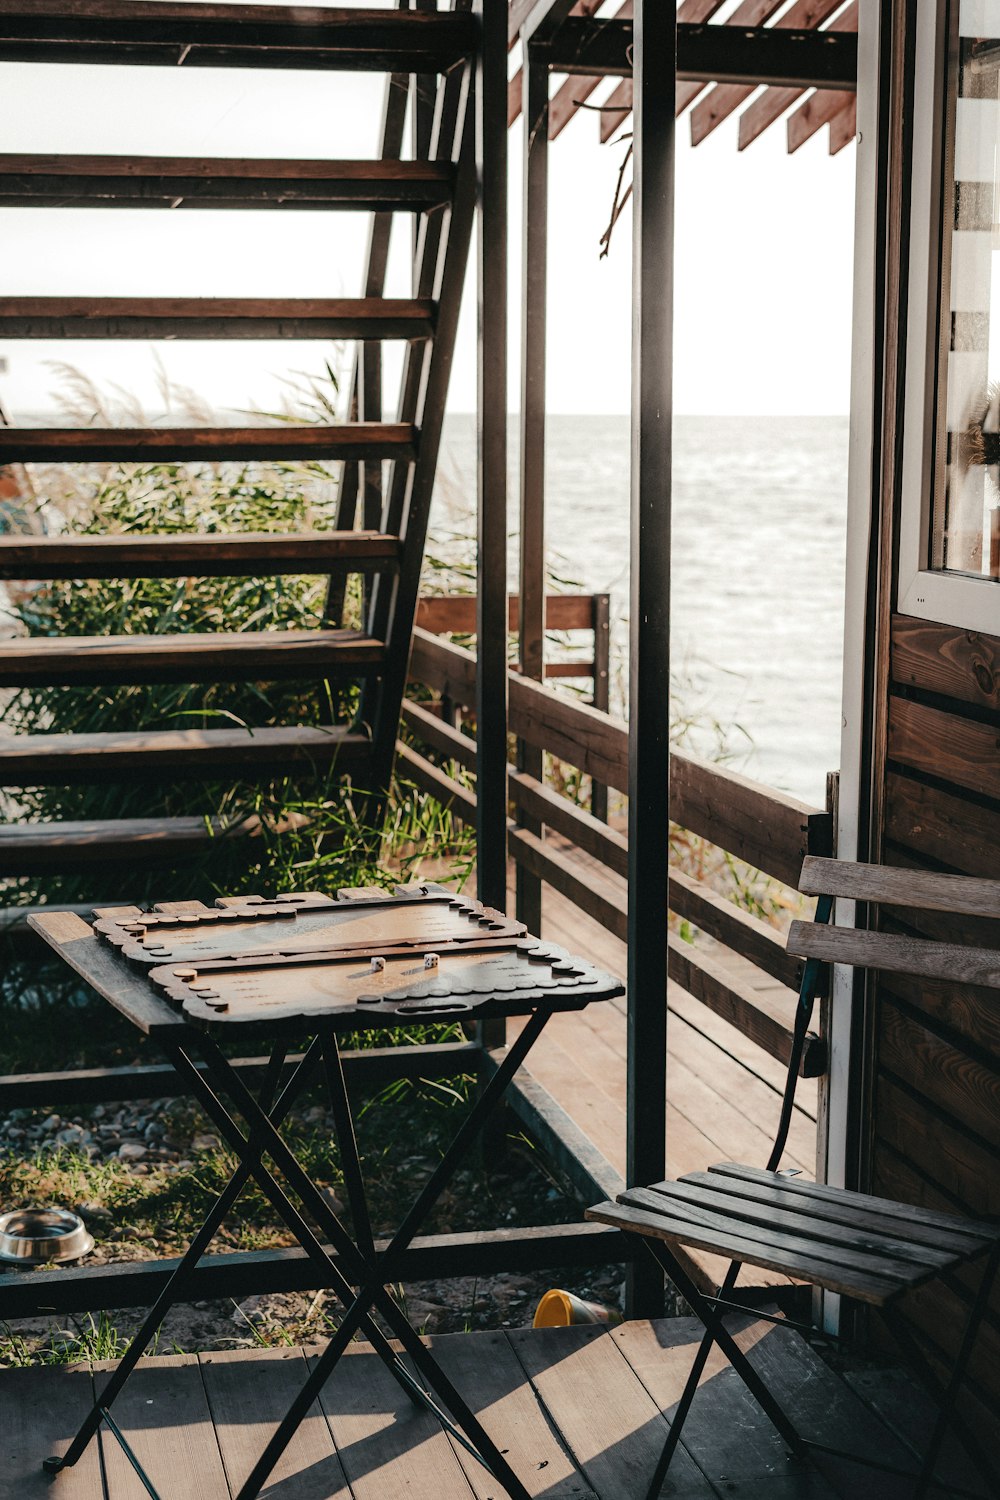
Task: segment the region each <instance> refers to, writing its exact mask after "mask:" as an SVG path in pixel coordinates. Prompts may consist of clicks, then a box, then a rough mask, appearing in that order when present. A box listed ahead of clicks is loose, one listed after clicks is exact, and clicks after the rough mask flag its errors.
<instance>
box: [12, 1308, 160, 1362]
mask: <svg viewBox="0 0 1000 1500" xmlns="http://www.w3.org/2000/svg"><path fill="white" fill-rule="evenodd" d="M72 1322H73V1325H74V1326H73V1327H72V1328H71V1329H63V1330H61V1331H59V1332H56V1333H53V1334H50V1335H49V1337H48V1339H46V1340H45V1342H44V1343H41V1344H39V1343H38V1342H37V1341H31V1340H28V1339H25V1338H24V1337H22V1335H21V1334H19V1333H15V1332H14V1331H13V1330H12V1329H10V1328H9V1327H7V1326H6V1325H4V1324H0V1368H3V1367H5V1366H6V1367H7V1368H8V1369H19V1368H21V1369H25V1368H27V1367H28V1366H31V1365H74V1364H78V1363H81V1362H84V1361H87V1362H89V1361H91V1360H94V1361H97V1360H105V1359H107V1360H111V1359H121V1357H122V1355H123V1354H124V1353H125V1351H126V1350H127V1348H128V1343H129V1341H128V1338H127V1337H126V1336H125V1335H124V1334H123V1333H122V1332H121V1330H120V1329H119V1328H118V1327H117V1325H116V1324H115V1323H114V1322H113V1321H112V1319H111V1318H110V1317H109V1316H108V1314H107V1313H106V1312H101V1313H99V1314H98V1315H97V1317H96V1318H95V1317H94V1315H93V1313H86V1314H85V1315H84V1317H83V1318H82V1320H81V1321H79V1322H77V1320H76V1319H75V1318H74V1319H73V1320H72ZM147 1352H148V1353H149V1354H155V1353H156V1340H155V1339H154V1340H153V1342H152V1344H151V1345H150V1347H149V1350H148V1351H147Z"/></svg>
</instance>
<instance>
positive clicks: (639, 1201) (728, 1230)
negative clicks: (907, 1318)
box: [618, 1188, 937, 1290]
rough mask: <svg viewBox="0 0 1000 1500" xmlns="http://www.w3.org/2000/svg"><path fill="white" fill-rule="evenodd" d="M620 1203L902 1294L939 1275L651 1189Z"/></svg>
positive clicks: (636, 1191)
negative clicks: (877, 1281) (876, 1280)
mask: <svg viewBox="0 0 1000 1500" xmlns="http://www.w3.org/2000/svg"><path fill="white" fill-rule="evenodd" d="M618 1201H619V1203H624V1204H626V1205H627V1206H628V1207H629V1208H641V1209H644V1210H645V1211H646V1212H651V1213H662V1214H664V1215H665V1216H666V1217H667V1218H669V1219H672V1220H677V1221H679V1222H683V1223H687V1224H691V1225H693V1226H695V1227H697V1228H698V1229H710V1230H713V1231H715V1232H717V1233H719V1234H723V1235H725V1234H736V1235H738V1236H739V1237H740V1238H741V1239H744V1240H748V1241H750V1242H752V1243H753V1244H758V1245H762V1246H763V1247H764V1249H765V1250H766V1251H767V1253H768V1254H771V1255H775V1256H781V1255H785V1254H790V1255H794V1256H798V1257H806V1258H808V1259H811V1260H815V1261H817V1262H819V1263H820V1264H822V1265H825V1266H828V1267H829V1266H833V1267H836V1269H837V1271H838V1272H847V1271H860V1272H861V1273H862V1274H864V1275H866V1276H879V1277H881V1278H883V1279H884V1280H885V1281H891V1282H893V1283H894V1284H895V1285H896V1286H897V1287H899V1289H900V1290H903V1289H904V1288H906V1287H913V1286H919V1285H920V1283H921V1282H923V1281H929V1280H930V1279H931V1278H932V1277H933V1276H935V1275H936V1274H937V1269H936V1268H935V1267H933V1266H927V1265H915V1264H913V1262H908V1261H903V1260H896V1259H894V1258H893V1257H891V1256H889V1255H880V1254H873V1253H871V1252H869V1251H864V1250H850V1249H847V1248H845V1247H844V1246H843V1245H831V1244H829V1243H827V1242H826V1241H824V1240H816V1239H813V1238H811V1236H809V1235H808V1234H799V1233H793V1232H791V1231H789V1230H787V1229H782V1228H781V1227H780V1226H778V1225H776V1224H752V1223H749V1222H748V1221H747V1220H745V1219H739V1220H738V1219H734V1218H733V1217H732V1215H730V1214H727V1213H718V1212H717V1211H713V1210H712V1209H709V1208H702V1207H699V1206H698V1205H696V1204H692V1203H680V1202H678V1201H677V1200H676V1199H670V1198H665V1197H663V1196H662V1194H660V1193H655V1192H651V1191H650V1189H649V1188H631V1189H629V1191H628V1192H625V1193H620V1194H619V1195H618Z"/></svg>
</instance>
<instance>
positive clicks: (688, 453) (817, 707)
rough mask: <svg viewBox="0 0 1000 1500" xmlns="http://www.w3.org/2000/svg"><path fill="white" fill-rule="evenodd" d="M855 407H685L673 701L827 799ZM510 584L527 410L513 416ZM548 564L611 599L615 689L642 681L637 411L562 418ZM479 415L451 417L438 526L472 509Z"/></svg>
mask: <svg viewBox="0 0 1000 1500" xmlns="http://www.w3.org/2000/svg"><path fill="white" fill-rule="evenodd" d="M847 439H848V423H847V418H846V417H678V418H677V419H676V422H675V431H674V496H673V543H672V571H673V583H672V596H671V619H672V629H673V670H672V676H673V695H674V712H675V714H676V715H677V716H678V718H681V719H683V720H684V721H685V722H690V723H691V730H690V743H691V746H692V748H693V749H695V750H701V751H705V752H709V753H713V752H714V751H715V749H716V747H717V746H719V745H722V746H723V747H724V748H725V749H726V751H727V752H728V753H731V755H732V757H733V760H732V764H733V765H734V766H735V767H736V768H737V769H740V770H744V771H746V773H747V774H748V775H751V776H754V777H756V778H758V779H759V780H761V781H764V782H766V783H768V784H769V785H771V786H775V787H781V788H783V789H785V790H787V791H790V792H792V793H794V794H795V795H796V796H799V797H802V798H803V799H805V800H807V801H811V802H816V803H817V804H819V805H822V803H823V800H824V796H825V782H826V775H827V772H828V771H833V770H836V769H837V767H838V765H839V756H840V692H841V668H842V656H843V607H844V556H845V530H846V515H847ZM510 452H511V489H510V516H511V528H512V536H511V585H512V586H514V582H515V579H516V561H515V558H516V540H517V539H516V534H513V532H514V531H515V529H516V524H517V485H516V468H515V463H516V454H517V431H516V423H513V422H512V424H511V441H510ZM546 490H547V493H546V523H547V540H546V554H547V563H548V566H549V568H550V570H551V571H552V573H554V574H556V575H558V577H559V578H560V579H562V580H567V581H569V582H571V583H573V584H575V585H576V586H578V587H580V588H582V589H584V590H586V591H594V592H609V593H610V594H611V596H612V620H613V636H612V643H613V657H614V661H615V664H616V668H617V670H615V671H613V678H614V680H613V695H614V697H615V700H616V707H617V709H618V711H622V710H623V709H624V706H625V704H624V699H625V694H626V687H627V684H626V682H625V676H626V668H625V661H626V651H627V635H628V546H629V540H628V533H629V525H628V516H629V424H628V418H627V417H620V416H609V417H591V416H587V417H574V416H553V417H550V418H549V425H548V434H547V443H546ZM474 494H475V427H474V421H473V418H471V417H465V416H453V417H450V418H449V420H448V423H447V425H446V429H445V437H444V446H443V455H442V463H441V469H440V478H439V492H438V495H437V497H436V500H435V515H434V521H433V524H434V525H436V526H445V527H448V526H451V525H457V524H458V523H459V519H460V516H461V513H462V512H463V511H464V512H465V514H466V515H467V516H469V515H471V508H470V500H469V497H474Z"/></svg>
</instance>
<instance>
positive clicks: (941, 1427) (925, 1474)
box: [883, 1245, 1000, 1500]
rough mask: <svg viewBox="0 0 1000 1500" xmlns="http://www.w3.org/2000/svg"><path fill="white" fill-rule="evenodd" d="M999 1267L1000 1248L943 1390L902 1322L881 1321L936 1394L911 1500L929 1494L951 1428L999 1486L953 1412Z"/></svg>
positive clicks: (890, 1317)
mask: <svg viewBox="0 0 1000 1500" xmlns="http://www.w3.org/2000/svg"><path fill="white" fill-rule="evenodd" d="M998 1267H1000V1245H997V1246H996V1247H995V1248H994V1249H993V1251H992V1252H991V1254H990V1257H989V1259H988V1260H987V1262H986V1266H985V1268H984V1270H983V1275H982V1279H981V1280H980V1283H979V1290H978V1291H977V1293H976V1299H975V1301H974V1302H973V1304H972V1309H971V1311H970V1313H969V1317H968V1321H967V1322H966V1325H965V1333H964V1334H963V1336H962V1343H961V1346H960V1347H959V1351H958V1354H957V1356H956V1359H955V1364H954V1366H953V1368H952V1372H951V1378H950V1379H949V1381H948V1383H947V1385H945V1386H944V1387H943V1389H942V1387H941V1385H940V1384H939V1382H937V1381H936V1380H935V1379H934V1377H933V1376H932V1375H931V1373H930V1371H929V1369H928V1368H927V1365H926V1361H925V1360H924V1358H923V1355H922V1352H921V1351H920V1349H919V1347H918V1346H917V1343H916V1339H915V1338H914V1336H913V1335H912V1334H911V1333H910V1332H909V1330H908V1329H907V1328H906V1326H905V1324H902V1323H901V1320H900V1319H899V1317H898V1315H897V1314H895V1313H893V1314H891V1315H890V1313H889V1310H888V1309H885V1310H884V1313H883V1317H884V1320H885V1322H886V1324H887V1325H888V1327H889V1329H890V1331H891V1333H892V1334H893V1337H894V1338H895V1339H896V1341H897V1343H900V1344H901V1345H902V1346H903V1348H904V1349H905V1350H906V1352H908V1353H909V1354H910V1356H911V1358H912V1359H914V1362H915V1363H916V1365H917V1370H918V1373H919V1374H922V1375H923V1377H924V1381H925V1384H928V1385H930V1386H931V1388H932V1390H934V1391H935V1394H936V1395H937V1398H938V1414H937V1420H936V1421H935V1423H934V1428H933V1430H932V1432H931V1436H930V1441H929V1443H928V1445H927V1449H926V1451H925V1453H924V1458H923V1462H922V1464H921V1467H920V1473H919V1475H918V1477H917V1483H916V1486H915V1488H914V1491H913V1500H924V1496H925V1495H926V1494H927V1492H928V1490H929V1489H930V1487H931V1485H932V1484H933V1482H934V1470H935V1468H936V1467H937V1461H938V1457H939V1455H940V1452H941V1444H942V1443H943V1442H944V1439H945V1436H946V1434H947V1432H948V1428H949V1427H950V1426H954V1427H955V1429H956V1431H957V1432H958V1433H959V1435H960V1436H961V1437H962V1438H963V1439H964V1441H965V1444H966V1447H967V1448H968V1449H969V1457H970V1458H971V1459H972V1460H973V1462H974V1463H975V1464H976V1467H977V1468H978V1469H979V1470H980V1472H981V1473H982V1475H983V1477H984V1479H986V1480H987V1481H988V1483H989V1484H991V1485H995V1484H997V1482H998V1478H1000V1476H998V1473H997V1471H996V1469H995V1468H994V1467H993V1465H992V1464H991V1463H990V1462H989V1460H988V1459H987V1457H986V1454H985V1453H984V1452H983V1450H982V1449H981V1448H980V1446H979V1444H978V1442H976V1441H975V1440H974V1439H973V1438H972V1435H971V1433H969V1431H968V1429H967V1427H966V1424H965V1422H964V1421H963V1420H962V1419H961V1418H960V1417H959V1416H958V1414H957V1413H956V1411H955V1403H956V1401H957V1399H958V1395H959V1392H960V1390H961V1388H962V1385H963V1384H964V1382H965V1373H966V1370H967V1369H968V1364H969V1360H970V1358H971V1357H972V1351H973V1349H974V1347H975V1343H976V1336H977V1334H978V1333H979V1329H980V1326H981V1324H982V1321H983V1317H984V1315H985V1313H986V1308H987V1305H988V1303H989V1299H990V1293H991V1291H992V1290H993V1283H994V1281H995V1279H996V1274H997V1269H998Z"/></svg>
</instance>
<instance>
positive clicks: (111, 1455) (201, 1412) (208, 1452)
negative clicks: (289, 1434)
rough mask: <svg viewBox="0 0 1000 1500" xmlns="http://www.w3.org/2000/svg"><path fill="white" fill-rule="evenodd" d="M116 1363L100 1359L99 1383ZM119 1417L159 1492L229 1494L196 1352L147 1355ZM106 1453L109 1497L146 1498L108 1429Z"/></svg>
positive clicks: (210, 1499) (177, 1497)
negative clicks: (103, 1362) (112, 1363)
mask: <svg viewBox="0 0 1000 1500" xmlns="http://www.w3.org/2000/svg"><path fill="white" fill-rule="evenodd" d="M113 1368H114V1367H113V1366H112V1365H110V1364H100V1365H96V1366H95V1368H94V1375H95V1381H96V1383H97V1386H98V1389H100V1388H101V1386H102V1385H103V1384H105V1383H106V1381H107V1378H108V1374H109V1372H110V1370H111V1369H113ZM102 1377H103V1378H102ZM114 1416H115V1421H116V1422H117V1423H118V1426H119V1427H120V1428H121V1430H122V1432H123V1433H124V1434H125V1437H126V1438H127V1439H128V1441H129V1443H130V1445H131V1447H132V1448H133V1450H134V1452H135V1454H136V1456H137V1457H138V1459H139V1462H140V1463H141V1464H142V1466H143V1468H144V1469H146V1471H147V1473H148V1474H149V1476H150V1479H151V1480H152V1481H153V1484H154V1485H156V1486H157V1487H158V1488H159V1490H160V1493H161V1494H163V1495H169V1497H170V1500H227V1497H228V1496H229V1494H230V1490H229V1485H228V1484H227V1483H226V1472H225V1469H224V1468H223V1465H222V1455H221V1454H220V1452H219V1444H218V1441H217V1439H216V1435H215V1429H214V1427H213V1424H212V1413H211V1411H210V1409H209V1405H208V1397H207V1395H206V1394H205V1387H204V1385H203V1383H202V1378H201V1368H200V1366H199V1364H198V1356H197V1355H196V1354H167V1355H154V1356H153V1357H152V1358H150V1359H144V1360H143V1361H142V1363H141V1364H140V1365H139V1366H138V1368H137V1369H136V1370H135V1372H134V1373H133V1375H132V1377H131V1379H130V1380H129V1381H128V1382H127V1383H126V1386H125V1389H124V1390H123V1391H122V1392H121V1394H120V1395H119V1397H118V1400H117V1401H116V1402H115V1405H114ZM101 1453H102V1457H103V1460H104V1473H105V1479H106V1483H107V1493H108V1500H148V1497H147V1491H146V1490H145V1488H144V1487H143V1485H142V1484H141V1482H140V1480H139V1477H138V1475H137V1474H136V1473H135V1471H134V1470H133V1469H132V1467H131V1465H130V1464H129V1461H128V1459H127V1458H126V1457H125V1454H124V1453H123V1452H122V1450H121V1448H120V1447H119V1445H118V1443H117V1441H116V1440H115V1438H114V1436H113V1435H112V1434H111V1433H110V1432H108V1431H107V1429H106V1428H102V1430H101ZM53 1500H56V1497H53Z"/></svg>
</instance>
